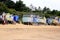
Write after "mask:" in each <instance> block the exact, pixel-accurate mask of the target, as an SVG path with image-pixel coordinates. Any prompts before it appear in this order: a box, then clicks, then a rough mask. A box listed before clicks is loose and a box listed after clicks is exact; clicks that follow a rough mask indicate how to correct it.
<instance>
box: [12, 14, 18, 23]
mask: <svg viewBox="0 0 60 40" xmlns="http://www.w3.org/2000/svg"><path fill="white" fill-rule="evenodd" d="M13 20H14V21H15V22H16V23H19V16H18V15H14V18H13Z"/></svg>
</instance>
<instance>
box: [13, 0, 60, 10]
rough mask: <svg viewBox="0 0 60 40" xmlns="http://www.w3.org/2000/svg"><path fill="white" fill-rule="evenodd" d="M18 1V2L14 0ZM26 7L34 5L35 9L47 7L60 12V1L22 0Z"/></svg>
mask: <svg viewBox="0 0 60 40" xmlns="http://www.w3.org/2000/svg"><path fill="white" fill-rule="evenodd" d="M13 1H15V2H16V1H17V0H13ZM22 1H23V3H24V4H26V6H28V7H30V5H31V4H32V5H33V6H35V7H39V6H40V7H41V8H44V7H45V6H46V7H47V8H50V9H51V10H53V9H55V10H60V0H22Z"/></svg>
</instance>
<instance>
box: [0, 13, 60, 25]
mask: <svg viewBox="0 0 60 40" xmlns="http://www.w3.org/2000/svg"><path fill="white" fill-rule="evenodd" d="M20 21H21V20H20V19H19V16H18V15H13V14H10V13H4V12H3V13H2V15H0V23H2V24H9V23H12V24H16V23H20ZM22 24H29V25H33V24H37V25H40V24H44V25H60V18H59V17H49V18H46V17H44V16H39V15H35V14H26V15H23V17H22Z"/></svg>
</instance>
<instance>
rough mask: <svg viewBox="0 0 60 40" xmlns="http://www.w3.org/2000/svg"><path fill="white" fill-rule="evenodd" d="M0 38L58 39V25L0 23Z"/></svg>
mask: <svg viewBox="0 0 60 40" xmlns="http://www.w3.org/2000/svg"><path fill="white" fill-rule="evenodd" d="M0 40H60V26H51V25H50V26H49V25H39V26H38V25H23V24H16V25H14V24H8V25H1V24H0Z"/></svg>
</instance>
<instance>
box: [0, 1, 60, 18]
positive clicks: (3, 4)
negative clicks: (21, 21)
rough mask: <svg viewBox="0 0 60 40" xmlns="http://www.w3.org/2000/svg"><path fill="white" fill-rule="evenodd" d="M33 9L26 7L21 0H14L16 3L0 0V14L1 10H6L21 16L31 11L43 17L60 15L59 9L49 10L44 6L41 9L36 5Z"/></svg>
mask: <svg viewBox="0 0 60 40" xmlns="http://www.w3.org/2000/svg"><path fill="white" fill-rule="evenodd" d="M34 9H35V10H34V11H32V9H31V8H29V7H27V6H26V5H25V4H24V3H23V1H21V0H19V1H16V3H15V2H14V1H12V0H0V14H2V12H6V13H7V12H8V13H11V14H17V15H19V16H21V17H22V15H23V14H28V13H31V12H32V14H33V13H34V14H38V15H40V16H41V15H42V16H45V17H50V16H60V11H58V10H52V11H51V10H50V9H49V8H47V7H44V8H43V9H41V7H38V9H37V8H36V7H35V8H34Z"/></svg>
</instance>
